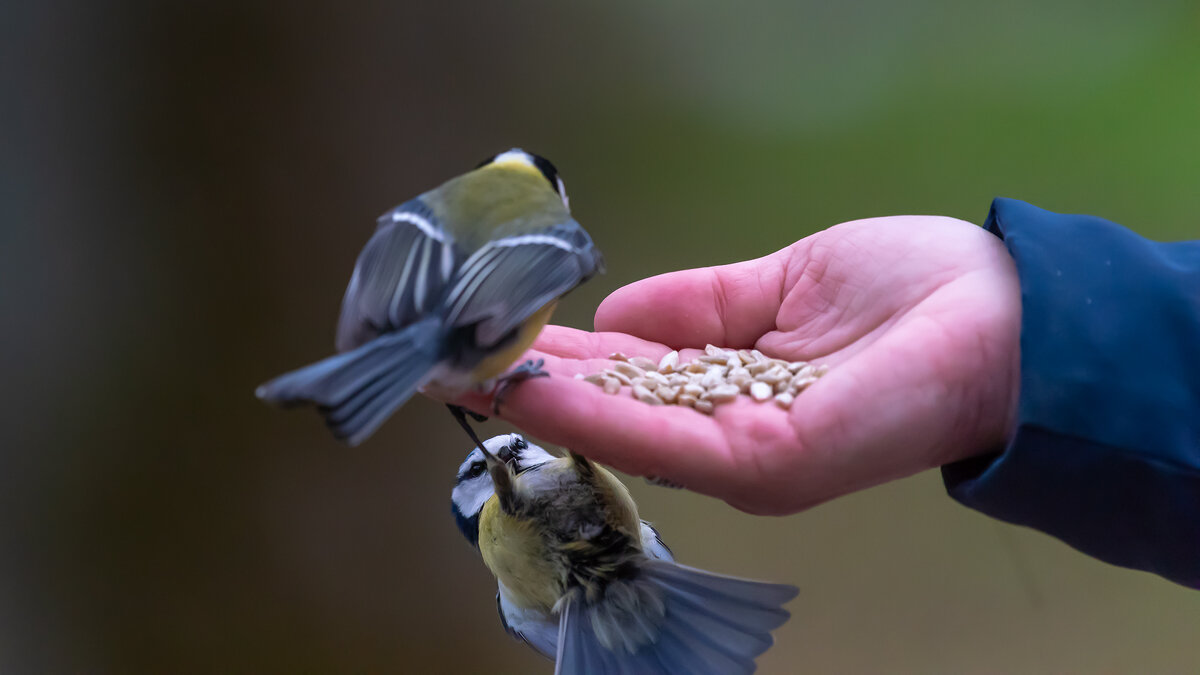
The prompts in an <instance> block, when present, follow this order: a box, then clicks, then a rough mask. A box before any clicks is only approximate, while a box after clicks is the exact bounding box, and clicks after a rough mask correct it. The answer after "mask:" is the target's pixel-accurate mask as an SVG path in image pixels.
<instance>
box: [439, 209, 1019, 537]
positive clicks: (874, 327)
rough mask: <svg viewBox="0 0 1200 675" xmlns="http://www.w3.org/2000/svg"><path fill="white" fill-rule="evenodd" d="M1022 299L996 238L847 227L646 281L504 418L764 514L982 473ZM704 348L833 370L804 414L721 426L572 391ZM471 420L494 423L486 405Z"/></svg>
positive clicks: (552, 361) (802, 404)
mask: <svg viewBox="0 0 1200 675" xmlns="http://www.w3.org/2000/svg"><path fill="white" fill-rule="evenodd" d="M1020 320H1021V294H1020V287H1019V285H1018V281H1017V274H1016V269H1015V267H1014V265H1013V261H1012V258H1011V257H1010V256H1009V254H1008V252H1007V251H1006V250H1005V248H1004V246H1003V244H1002V243H1001V242H1000V240H999V239H997V238H996V237H995V236H993V235H991V234H989V233H987V232H985V231H983V230H982V229H980V228H979V227H977V226H975V225H973V224H971V223H967V222H964V221H961V220H955V219H953V218H943V217H936V216H894V217H888V218H872V219H867V220H857V221H852V222H848V223H842V224H840V225H836V226H834V227H831V228H829V229H827V230H823V231H821V232H818V233H816V234H814V235H812V236H809V237H806V238H804V239H802V240H800V241H798V242H796V243H795V244H792V245H791V246H788V247H787V248H784V249H782V250H780V251H777V252H775V253H772V254H770V255H768V256H765V257H762V258H758V259H756V260H749V261H745V262H740V263H735V264H732V265H724V266H719V267H707V268H699V269H692V270H684V271H680V272H672V273H668V274H663V275H660V276H656V277H652V278H649V279H643V280H641V281H638V282H635V283H632V284H630V285H628V286H625V287H624V288H621V289H618V290H617V291H616V292H614V293H613V294H612V295H610V296H609V297H608V298H607V299H605V301H604V302H603V303H602V304H601V305H600V308H599V309H598V310H597V312H596V319H595V326H596V332H587V331H580V330H575V329H571V328H564V327H561V326H547V327H546V329H545V330H544V331H543V332H542V333H541V335H540V336H539V338H538V340H537V341H536V342H535V343H534V346H533V348H532V349H531V350H530V352H528V353H527V354H526V358H533V359H538V358H541V359H545V361H546V364H545V368H546V370H548V371H550V373H551V374H552V375H553V376H552V377H549V378H537V379H532V380H529V381H527V382H524V383H522V384H521V385H520V386H517V387H514V388H513V389H512V390H511V392H509V393H508V395H507V398H506V399H505V400H504V403H503V405H502V406H501V411H500V412H501V415H502V417H503V418H504V419H506V420H508V421H509V422H511V423H513V424H514V425H516V426H517V427H519V428H520V429H522V430H523V431H525V432H526V433H528V434H530V435H531V436H534V437H537V438H540V439H544V440H546V441H548V442H550V443H555V444H558V445H561V446H564V447H568V448H571V449H572V450H574V451H576V452H579V453H580V454H583V455H585V456H587V457H589V458H590V459H593V460H595V461H598V462H600V463H603V464H607V465H610V466H613V467H616V468H617V469H620V470H622V471H625V472H628V473H631V474H635V475H644V476H658V477H661V478H665V479H669V480H671V481H674V482H677V483H681V484H683V485H685V486H686V487H687V488H689V489H692V490H695V491H697V492H701V493H704V494H708V495H711V496H713V497H717V498H720V499H723V500H725V501H727V502H728V503H730V504H731V505H733V506H735V507H737V508H739V509H742V510H744V511H748V512H751V513H757V514H776V515H781V514H787V513H794V512H796V511H800V510H803V509H806V508H809V507H811V506H814V505H816V504H819V503H821V502H824V501H827V500H829V499H833V498H835V497H838V496H840V495H844V494H848V493H850V492H854V491H857V490H862V489H864V488H868V487H871V486H874V485H878V484H880V483H884V482H887V481H890V480H895V479H897V478H902V477H904V476H909V475H912V474H915V473H918V472H920V471H923V470H925V469H930V468H933V467H937V466H941V465H943V464H946V463H949V462H953V461H955V460H959V459H964V458H966V457H970V456H972V455H976V454H980V453H985V452H989V451H994V450H998V449H1000V448H1001V447H1002V446H1003V443H1004V442H1005V440H1006V437H1007V436H1008V434H1009V433H1010V429H1011V427H1012V423H1013V419H1014V415H1015V408H1016V395H1017V385H1018V375H1019V364H1020V354H1019V333H1020ZM707 343H712V344H715V345H718V346H721V347H728V348H751V347H754V348H757V349H759V350H761V351H762V352H764V353H765V354H767V355H768V356H772V357H777V358H783V359H788V360H792V361H797V360H806V361H813V362H815V363H821V364H829V366H830V370H829V372H828V374H827V375H825V377H823V378H822V379H820V380H819V381H818V382H816V383H815V384H813V385H812V386H811V387H810V388H809V389H807V390H806V391H804V392H803V393H801V394H800V395H799V396H798V397H797V398H796V401H795V403H794V404H793V405H792V407H791V409H790V410H784V409H781V408H779V407H778V406H776V405H774V404H773V403H771V402H766V403H755V402H753V401H751V400H750V399H748V398H747V397H745V396H742V397H739V398H738V400H737V401H735V402H733V403H728V404H723V405H719V406H717V408H716V411H715V413H714V414H713V415H711V416H709V415H704V414H702V413H699V412H696V411H694V410H691V409H689V408H684V407H680V406H650V405H647V404H644V403H641V402H640V401H637V400H635V399H633V398H632V397H631V396H629V394H628V391H623V392H622V394H621V395H618V396H610V395H606V394H604V393H603V392H602V391H601V390H600V389H599V388H598V387H596V386H595V385H592V384H589V383H586V382H583V381H580V380H576V379H574V378H573V376H574V375H575V374H576V373H585V374H586V373H594V372H599V371H600V370H603V369H604V368H606V367H609V366H611V362H610V361H608V359H607V357H608V356H609V354H611V353H613V352H618V351H619V352H623V353H625V354H627V355H629V356H634V355H642V356H647V357H649V358H652V359H655V360H657V359H659V358H660V357H662V356H663V355H664V354H666V353H667V352H669V351H670V350H672V349H679V350H680V356H681V361H686V360H690V359H692V358H695V357H696V356H697V355H699V354H701V353H702V350H703V348H704V346H705V344H707ZM461 403H463V404H465V405H467V406H468V407H471V408H473V409H475V410H478V411H480V412H486V411H487V410H488V405H489V402H488V400H487V399H486V398H485V397H482V396H472V397H468V398H466V399H464V400H463V401H461Z"/></svg>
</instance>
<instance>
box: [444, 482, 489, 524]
mask: <svg viewBox="0 0 1200 675" xmlns="http://www.w3.org/2000/svg"><path fill="white" fill-rule="evenodd" d="M495 492H496V490H495V488H494V487H493V486H492V478H491V476H489V475H487V474H486V473H484V474H482V475H480V476H478V477H476V478H472V479H471V480H468V481H467V482H465V483H459V484H458V485H456V486H454V492H453V493H451V495H450V498H451V499H453V500H454V504H455V505H456V506H458V510H459V511H460V512H461V513H462V514H463V515H464V516H466V517H468V518H470V517H471V516H474V515H475V514H477V513H479V512H480V511H482V510H483V505H484V504H486V503H487V500H489V499H491V498H492V495H493V494H495Z"/></svg>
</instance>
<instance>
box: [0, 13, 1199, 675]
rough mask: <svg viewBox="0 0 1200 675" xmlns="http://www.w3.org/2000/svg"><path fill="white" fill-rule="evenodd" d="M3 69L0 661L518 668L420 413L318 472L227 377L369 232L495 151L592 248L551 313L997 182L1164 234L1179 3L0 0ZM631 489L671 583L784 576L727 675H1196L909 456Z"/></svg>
mask: <svg viewBox="0 0 1200 675" xmlns="http://www.w3.org/2000/svg"><path fill="white" fill-rule="evenodd" d="M0 77H2V78H3V79H2V80H0V85H2V86H0V115H2V118H0V218H2V220H0V275H2V277H0V278H2V282H3V283H0V302H2V303H3V304H2V308H3V323H2V324H0V359H3V372H2V377H3V386H2V387H0V396H2V397H3V406H0V409H2V411H3V412H0V415H2V416H3V422H4V427H3V428H4V432H3V440H0V463H2V464H0V504H2V505H3V508H2V513H3V516H2V517H3V521H4V522H3V529H2V531H0V537H2V539H0V549H2V550H0V561H2V562H0V565H2V568H0V670H2V671H3V672H5V673H492V674H494V675H503V674H508V673H514V674H515V673H549V672H550V666H549V664H548V663H546V662H544V661H542V660H541V659H540V658H538V657H537V656H535V655H534V654H533V653H532V652H530V651H528V650H526V649H525V648H523V647H522V646H520V645H518V644H516V643H514V642H512V641H511V640H509V638H508V637H507V636H506V635H505V634H504V633H503V632H502V630H501V628H500V625H499V623H498V621H497V619H496V614H495V605H494V600H493V594H494V591H495V585H494V582H493V581H492V579H491V578H490V576H489V575H488V573H487V571H486V569H485V568H484V567H483V566H482V564H481V563H480V562H479V561H478V560H477V559H476V557H475V555H474V553H473V552H472V550H471V549H470V548H469V547H468V546H467V544H466V543H465V542H464V541H463V540H462V539H461V538H460V536H459V534H458V532H457V531H456V529H455V528H454V524H453V521H452V519H451V517H450V514H449V506H448V500H449V490H450V487H451V483H452V480H453V474H454V470H455V468H456V466H457V465H458V463H459V460H460V458H461V457H462V455H463V454H464V453H465V452H466V450H467V447H466V446H465V444H464V442H463V438H462V437H461V436H460V432H458V431H457V430H456V429H455V428H454V427H453V425H452V422H451V420H450V418H449V416H447V415H445V414H444V413H443V412H442V410H441V409H440V408H439V407H438V406H437V405H436V404H433V403H431V402H429V401H425V400H420V401H414V402H413V403H411V404H410V405H408V406H407V407H405V408H404V409H403V411H402V412H401V413H400V414H398V415H397V416H396V417H395V418H394V419H392V420H391V421H390V422H389V423H388V424H387V425H386V426H385V427H384V428H383V429H382V431H381V432H380V433H379V434H377V435H376V436H375V437H374V438H373V439H372V440H371V441H370V442H368V443H367V444H365V445H364V446H362V447H359V448H356V449H347V448H345V447H342V446H340V445H338V444H337V443H335V442H334V441H333V440H332V439H330V438H329V436H328V435H327V434H326V433H325V432H324V429H323V427H322V426H321V423H320V421H319V420H318V419H317V417H316V416H315V415H312V414H307V413H300V412H296V413H284V412H280V411H276V410H272V409H269V408H267V407H265V406H263V405H261V404H259V403H258V402H257V401H256V400H255V399H254V398H253V396H252V391H253V389H254V386H255V385H256V384H258V383H259V382H261V381H263V380H264V379H266V378H268V377H270V376H272V375H275V374H277V373H279V372H281V371H283V370H285V369H288V368H291V367H294V366H297V365H299V364H302V363H306V362H308V361H311V360H314V359H316V358H318V357H321V356H323V355H325V354H327V353H328V352H329V351H330V349H331V347H332V333H333V325H334V321H335V318H336V314H337V308H338V303H339V302H340V299H341V294H342V291H343V288H344V285H345V282H346V281H347V279H348V277H349V273H350V269H351V267H352V265H353V262H354V258H355V256H356V254H357V252H358V250H359V248H360V247H361V246H362V244H363V243H364V242H365V241H366V238H367V237H368V236H369V234H370V232H371V231H372V229H373V224H374V219H375V217H376V216H377V215H378V214H379V213H381V212H383V211H384V210H386V209H388V208H390V207H391V206H393V205H395V204H397V203H399V202H401V201H403V200H404V199H407V198H408V197H410V196H412V195H414V194H416V193H418V192H420V191H423V190H424V189H427V188H429V187H431V186H433V185H435V184H437V183H438V182H440V181H441V180H443V179H445V178H447V177H450V176H452V175H454V174H457V173H459V172H461V171H463V170H464V169H466V168H468V167H470V166H473V165H474V163H475V162H477V161H478V160H480V159H482V158H483V157H485V156H487V155H489V154H491V153H494V152H496V151H499V150H504V149H507V148H508V147H511V146H514V145H520V146H522V147H525V148H528V149H531V150H534V151H536V152H539V153H542V154H545V155H547V156H548V157H550V158H552V159H553V160H554V161H555V162H556V163H557V164H558V165H559V168H560V169H561V171H562V174H563V176H564V178H565V180H566V182H567V185H568V188H569V191H570V194H571V197H572V205H573V207H574V210H575V213H576V216H577V217H578V219H579V220H580V221H581V222H583V223H584V224H585V225H586V226H587V227H588V228H589V229H590V230H591V232H592V234H593V235H594V236H595V238H596V240H597V241H598V243H599V245H600V246H601V247H602V248H603V249H604V251H605V252H606V253H607V254H608V260H609V264H610V269H609V273H608V275H607V276H604V277H601V278H598V279H597V280H595V281H593V282H591V283H590V284H588V285H587V286H586V287H584V288H583V289H581V290H579V291H577V292H576V293H574V294H573V295H572V296H571V297H570V298H569V299H568V301H567V302H565V303H564V304H563V306H562V308H561V310H560V313H559V314H558V319H559V320H560V321H562V322H564V323H567V324H570V325H575V326H579V327H590V326H591V316H592V312H593V311H594V308H595V307H596V305H597V303H598V302H599V301H600V300H601V299H602V298H603V297H604V296H605V295H606V294H607V293H609V292H611V291H612V290H613V289H615V288H617V287H619V286H621V285H623V284H625V283H628V282H630V281H632V280H635V279H638V278H641V277H644V276H647V275H651V274H655V273H659V272H663V271H667V270H673V269H677V268H682V267H688V266H699V265H710V264H715V263H724V262H730V261H734V260H738V259H742V258H746V257H752V256H757V255H760V254H763V253H765V252H767V251H770V250H773V249H775V248H776V247H779V246H782V245H785V244H787V243H789V242H792V241H794V240H795V239H797V238H800V237H802V236H804V235H805V234H807V233H810V232H813V231H815V230H818V229H821V228H824V227H827V226H829V225H832V224H834V223H837V222H840V221H843V220H848V219H854V218H860V217H866V216H877V215H887V214H899V213H930V214H944V215H951V216H958V217H961V218H965V219H968V220H972V221H974V222H980V221H981V220H982V219H983V217H984V216H985V215H986V212H987V208H988V203H989V200H990V199H991V198H992V197H993V196H996V195H1006V196H1013V197H1018V198H1022V199H1025V200H1028V201H1032V202H1034V203H1036V204H1038V205H1040V206H1043V207H1045V208H1050V209H1054V210H1059V211H1071V212H1087V213H1093V214H1097V215H1101V216H1105V217H1108V218H1110V219H1113V220H1116V221H1118V222H1122V223H1124V224H1126V225H1128V226H1130V227H1132V228H1134V229H1135V230H1137V231H1139V232H1141V233H1143V234H1145V235H1147V236H1151V237H1155V238H1160V239H1179V238H1195V237H1197V236H1200V218H1198V217H1197V215H1196V214H1197V213H1200V189H1198V188H1197V185H1198V182H1197V179H1198V178H1200V163H1198V160H1197V157H1200V9H1198V7H1197V5H1196V4H1195V3H1194V2H1182V1H1180V2H1170V1H1163V2H1154V3H1146V2H1143V1H1141V0H1127V1H1119V2H1095V1H1087V0H1075V1H1069V2H1055V1H1053V0H1052V1H1050V2H1047V1H1046V0H1009V1H1008V2H1003V3H999V2H991V3H962V2H956V1H954V0H915V1H912V2H904V3H893V2H886V1H883V0H864V1H859V2H843V3H832V2H812V1H782V0H780V1H776V2H761V3H724V2H713V1H711V0H709V1H703V2H697V1H693V2H678V1H674V2H654V3H647V2H635V1H632V0H626V1H617V0H610V1H609V2H606V3H552V2H533V1H529V0H518V1H514V2H505V3H478V4H475V3H459V2H451V1H440V2H428V3H418V2H374V3H341V6H338V7H335V6H334V3H328V4H327V3H313V2H309V1H307V0H300V1H292V2H267V1H263V0H242V1H239V2H196V3H177V2H134V1H125V2H90V1H85V0H61V1H55V0H51V1H48V2H39V3H32V2H25V3H23V2H6V3H3V4H0ZM1130 358H1137V355H1136V354H1131V355H1130ZM505 430H507V428H506V427H504V426H503V425H502V424H499V423H489V424H488V425H486V426H485V431H486V432H487V433H500V432H501V431H505ZM631 487H632V489H633V490H634V492H635V494H636V496H637V497H638V498H639V499H640V501H641V504H642V510H643V513H644V514H645V515H646V516H647V517H649V518H651V519H652V520H654V521H655V522H656V523H657V524H658V525H659V526H660V527H661V529H662V531H663V532H664V533H665V534H666V536H667V538H668V540H669V542H670V543H671V545H672V546H673V547H674V549H675V551H676V553H677V555H678V556H679V558H680V559H681V560H683V561H685V562H687V563H689V564H692V565H696V566H700V567H705V568H710V569H714V570H719V571H724V572H728V573H733V574H739V575H746V576H753V577H761V578H769V579H776V580H781V581H791V582H795V583H797V584H798V585H800V586H801V587H802V589H803V590H802V595H801V596H800V598H799V599H798V600H796V601H795V602H794V603H793V604H792V606H791V608H792V611H793V615H794V616H793V619H792V621H791V622H790V623H789V624H787V625H786V626H785V627H784V628H783V629H782V630H780V631H779V632H778V634H777V646H776V648H775V649H774V650H773V651H771V652H769V653H768V654H767V655H766V656H764V657H763V658H762V659H761V662H760V663H761V670H762V672H764V673H833V672H837V673H857V672H863V673H877V672H888V673H934V672H939V673H1065V672H1092V673H1134V672H1164V673H1165V672H1196V670H1197V669H1200V645H1198V643H1197V640H1196V637H1197V635H1198V634H1200V633H1198V631H1200V595H1197V594H1196V593H1194V592H1190V591H1186V590H1184V589H1183V588H1181V587H1177V586H1173V585H1171V584H1169V583H1167V582H1164V581H1162V580H1160V579H1157V578H1155V577H1152V576H1150V575H1146V574H1142V573H1136V572H1129V571H1124V570H1120V569H1117V568H1113V567H1109V566H1107V565H1104V564H1102V563H1099V562H1096V561H1094V560H1091V559H1089V558H1086V557H1084V556H1083V555H1080V554H1078V553H1076V552H1074V551H1073V550H1071V549H1069V548H1068V547H1066V546H1064V545H1062V544H1060V543H1058V542H1056V541H1054V540H1052V539H1050V538H1048V537H1046V536H1044V535H1041V534H1038V533H1035V532H1030V531H1027V530H1023V529H1018V528H1014V527H1011V526H1008V525H1003V524H1000V523H997V522H995V521H993V520H990V519H989V518H987V517H985V516H982V515H980V514H977V513H974V512H972V511H969V510H967V509H965V508H963V507H961V506H959V505H957V504H956V503H954V502H952V501H951V500H950V499H949V498H947V497H946V496H945V493H944V489H943V488H942V485H941V482H940V478H939V476H938V475H937V474H936V472H929V473H926V474H923V475H919V476H916V477H913V478H911V479H908V480H903V481H899V482H896V483H894V484H890V485H886V486H883V487H879V488H876V489H872V490H868V491H866V492H864V493H860V494H856V495H852V496H849V497H846V498H843V499H840V500H837V501H835V502H833V503H829V504H826V505H823V506H820V507H818V508H816V509H813V510H812V511H810V512H806V513H802V514H797V515H794V516H791V517H787V518H779V519H769V518H756V517H752V516H748V515H745V514H742V513H739V512H736V511H733V510H732V509H730V508H728V507H727V506H725V505H724V504H722V503H720V502H717V501H715V500H712V499H708V498H705V497H700V496H696V495H692V494H687V493H680V492H673V491H667V490H661V489H656V488H651V487H649V486H646V485H644V484H643V483H642V482H641V481H640V480H636V479H635V480H632V481H631Z"/></svg>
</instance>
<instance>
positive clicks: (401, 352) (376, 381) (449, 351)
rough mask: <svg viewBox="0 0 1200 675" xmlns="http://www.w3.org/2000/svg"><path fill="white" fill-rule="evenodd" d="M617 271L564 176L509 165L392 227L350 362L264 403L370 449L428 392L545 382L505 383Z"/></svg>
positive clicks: (363, 284)
mask: <svg viewBox="0 0 1200 675" xmlns="http://www.w3.org/2000/svg"><path fill="white" fill-rule="evenodd" d="M603 267H604V263H603V258H602V257H601V255H600V252H599V250H597V248H596V247H595V246H594V245H593V244H592V239H591V237H589V236H588V233H587V232H586V231H584V229H583V227H581V226H580V225H579V223H577V222H575V220H574V219H573V218H572V217H571V212H570V210H569V201H568V199H567V193H566V187H565V186H564V185H563V182H562V179H561V178H560V177H559V176H558V171H557V170H556V169H555V168H554V165H553V164H551V163H550V162H549V161H547V160H545V159H543V158H541V157H538V156H537V155H533V154H530V153H528V152H525V151H523V150H519V149H513V150H509V151H507V152H503V153H500V154H498V155H496V156H494V157H492V158H490V159H488V160H485V161H484V162H483V163H481V164H480V165H479V166H478V167H476V168H475V169H474V170H473V171H470V172H468V173H466V174H463V175H461V176H459V177H457V178H453V179H451V180H449V181H447V182H445V183H443V184H442V185H440V186H438V187H437V188H434V189H433V190H430V191H429V192H426V193H424V194H422V195H420V196H419V197H416V198H415V199H411V200H409V201H407V202H405V203H403V204H401V205H400V206H397V207H396V208H394V209H392V210H391V211H389V212H387V213H385V214H383V215H382V216H381V217H380V218H379V221H378V225H377V227H376V229H375V234H374V235H373V236H372V237H371V239H370V241H368V242H367V245H366V247H365V248H363V250H362V253H360V254H359V256H358V262H357V263H356V264H355V267H354V273H353V275H352V276H351V277H350V284H349V286H348V287H347V288H346V295H345V297H344V299H343V300H342V312H341V317H340V318H339V319H338V325H337V341H336V346H337V350H338V352H340V353H339V354H337V355H336V356H332V357H329V358H327V359H325V360H323V361H319V362H317V363H314V364H312V365H309V366H306V367H304V368H301V369H299V370H295V371H293V372H290V373H287V374H285V375H282V376H280V377H278V378H276V379H274V380H271V381H270V382H268V383H266V384H264V385H262V386H261V387H259V388H258V390H257V392H256V393H257V395H258V397H259V398H261V399H263V400H264V401H267V402H270V403H277V404H283V405H294V404H312V405H315V406H316V407H317V409H318V410H319V411H320V412H321V414H322V415H324V417H325V421H326V423H327V424H328V425H329V427H330V429H332V431H333V433H334V435H335V436H337V437H338V438H341V439H343V440H345V441H346V442H347V443H349V444H350V445H357V444H358V443H360V442H362V441H363V440H364V439H366V438H367V437H368V436H370V435H371V434H372V433H373V432H374V431H375V430H376V429H377V428H378V427H379V425H380V424H382V423H383V421H384V420H385V419H387V417H388V416H389V415H391V414H392V413H393V412H394V411H395V410H396V409H397V408H399V407H400V406H401V405H403V404H404V402H405V401H407V400H408V399H409V398H411V397H412V395H413V394H414V393H416V392H417V391H418V390H419V389H422V388H428V389H427V390H428V391H431V392H436V393H437V394H438V395H439V396H443V397H447V398H450V397H454V396H457V395H458V394H461V393H463V392H465V391H469V390H471V389H473V388H481V387H484V388H485V387H489V386H492V385H493V384H494V383H495V382H496V381H497V379H499V380H500V381H502V382H505V383H509V384H511V383H512V382H516V381H520V379H524V378H526V377H530V376H536V375H544V374H545V373H544V371H541V370H540V367H539V366H540V364H533V363H527V364H525V365H524V366H523V367H521V368H518V369H517V370H515V371H514V372H513V373H510V374H509V376H505V377H500V376H501V375H502V374H503V373H504V371H505V370H506V369H508V367H509V366H510V365H511V364H512V363H513V362H514V361H515V360H516V359H517V358H518V357H519V356H520V355H521V354H522V353H523V352H524V351H525V350H526V349H527V348H528V347H529V345H530V344H532V343H533V340H534V338H536V337H537V334H538V333H539V332H540V331H541V329H542V327H543V326H545V325H546V322H547V321H548V320H549V319H550V315H551V313H552V312H553V311H554V306H555V303H556V302H557V300H558V299H559V298H560V297H562V296H563V295H564V294H566V293H567V292H569V291H571V289H573V288H575V287H576V286H578V285H579V284H581V283H583V282H584V281H587V280H588V279H589V278H591V277H592V276H594V275H595V274H597V273H599V272H602V271H603ZM506 378H508V379H506ZM502 393H503V391H502V389H498V390H497V396H501V395H502ZM451 410H452V411H453V412H454V413H455V416H456V417H457V418H458V419H459V422H460V423H461V424H463V426H464V427H465V428H467V431H468V433H471V431H470V428H469V426H467V424H466V421H465V419H463V417H462V411H461V409H457V408H454V407H451ZM472 437H473V439H474V436H473V434H472Z"/></svg>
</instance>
